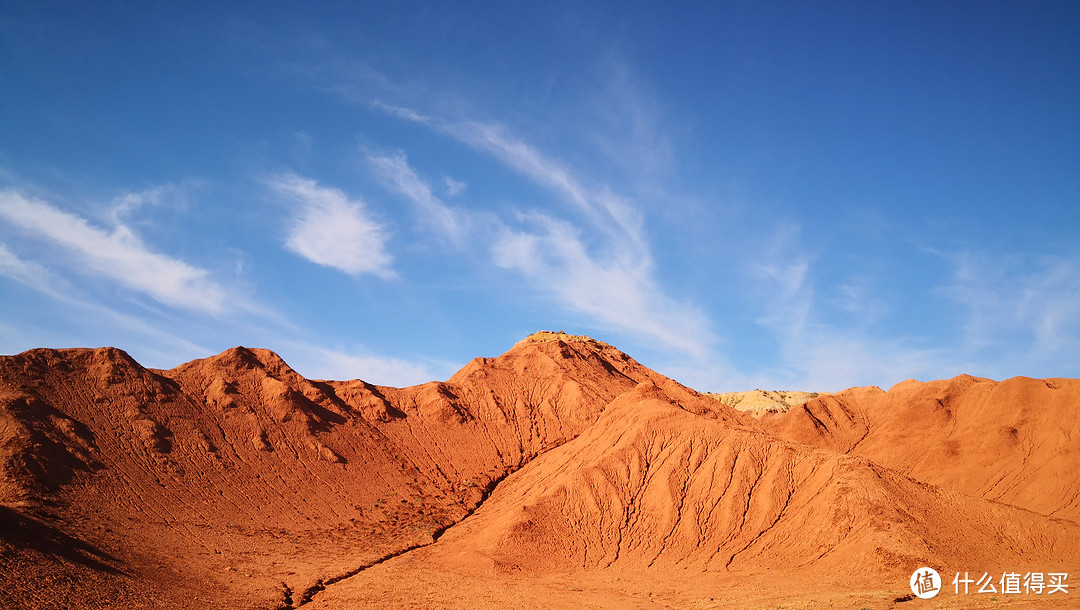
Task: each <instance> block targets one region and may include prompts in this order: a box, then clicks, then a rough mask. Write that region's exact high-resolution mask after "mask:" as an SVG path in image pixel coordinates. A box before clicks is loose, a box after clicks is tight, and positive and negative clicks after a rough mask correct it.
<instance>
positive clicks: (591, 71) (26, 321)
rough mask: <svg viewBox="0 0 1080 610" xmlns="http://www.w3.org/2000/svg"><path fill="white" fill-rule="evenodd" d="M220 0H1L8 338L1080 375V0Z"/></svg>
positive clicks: (776, 376) (439, 363)
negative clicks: (584, 344)
mask: <svg viewBox="0 0 1080 610" xmlns="http://www.w3.org/2000/svg"><path fill="white" fill-rule="evenodd" d="M103 4H104V5H108V6H104V7H103V6H100V5H103ZM202 4H203V3H183V4H175V5H172V6H169V5H167V3H142V2H110V3H85V2H60V3H57V2H46V1H34V2H24V1H21V0H14V1H12V0H9V1H8V2H5V3H4V4H3V6H0V294H2V295H3V298H2V301H0V352H2V353H17V352H20V351H22V350H25V349H28V348H31V347H37V346H50V347H70V346H100V345H114V346H117V347H121V348H123V349H125V350H127V351H128V352H129V353H131V354H132V355H133V356H134V357H135V358H136V359H138V360H139V361H140V362H142V363H144V364H145V365H147V366H153V367H162V368H167V367H171V366H174V365H176V364H179V363H181V362H184V361H186V360H189V359H192V358H196V357H204V356H207V355H210V354H214V353H217V352H220V351H222V350H224V349H226V348H228V347H231V346H234V345H248V346H257V347H267V348H271V349H274V350H275V351H277V352H278V353H280V354H281V355H282V356H283V357H284V358H285V359H286V360H287V361H288V362H289V363H290V364H292V365H293V366H294V367H295V368H296V369H297V370H299V371H300V372H301V373H303V374H305V375H307V376H310V377H323V378H357V377H358V378H363V379H366V380H368V381H372V382H375V383H382V384H389V385H406V384H411V383H418V382H422V381H426V380H431V379H445V378H446V377H448V376H449V375H450V374H451V373H452V372H453V371H454V370H456V369H457V368H458V367H460V366H461V365H463V364H464V363H465V362H467V361H468V360H469V359H471V358H472V357H475V356H492V355H496V354H499V353H501V352H503V351H505V350H506V349H508V348H509V347H510V346H511V345H512V344H513V343H514V342H516V341H517V340H519V339H521V338H522V337H524V336H525V335H526V334H528V333H530V332H533V331H535V330H540V329H552V330H555V329H562V330H566V331H567V332H572V333H585V334H589V335H591V336H594V337H596V338H599V339H602V340H605V341H607V342H609V343H612V344H614V345H616V346H618V347H620V348H621V349H623V350H624V351H626V352H628V353H630V354H631V355H632V356H634V357H635V358H637V359H638V360H640V361H641V362H643V363H644V364H646V365H648V366H651V367H653V368H655V369H657V370H659V371H660V372H663V373H665V374H667V375H670V376H673V377H675V378H677V379H679V380H681V381H683V382H685V383H688V384H690V385H692V386H694V387H696V388H698V389H701V390H712V391H729V390H739V389H751V388H755V387H761V388H767V389H775V388H790V389H806V390H822V391H829V390H838V389H841V388H845V387H849V386H858V385H879V386H882V387H888V386H890V385H892V384H893V383H896V382H897V381H900V380H902V379H905V378H911V377H914V378H918V379H924V380H925V379H935V378H944V377H950V376H953V375H956V374H959V373H971V374H975V375H981V376H987V377H992V378H995V379H1001V378H1007V377H1011V376H1014V375H1027V376H1033V377H1051V376H1067V377H1077V376H1080V4H1077V3H1075V2H1071V1H1070V2H1038V3H1021V2H820V3H818V2H791V3H787V2H768V3H765V2H715V3H700V4H678V5H675V6H671V5H665V6H660V3H647V4H646V3H626V2H620V3H599V2H596V3H580V2H569V3H562V2H546V3H528V4H525V3H490V4H483V3H460V4H458V5H455V6H454V8H450V5H449V4H447V3H439V2H432V3H396V2H384V3H374V2H364V3H322V4H321V5H320V6H318V7H311V6H304V7H301V6H298V5H295V4H293V3H276V2H257V3H249V4H245V3H229V2H222V3H206V5H205V6H201V5H202ZM313 4H314V3H313ZM584 4H588V6H587V7H586V6H582V5H584Z"/></svg>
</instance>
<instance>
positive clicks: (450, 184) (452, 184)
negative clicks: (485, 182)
mask: <svg viewBox="0 0 1080 610" xmlns="http://www.w3.org/2000/svg"><path fill="white" fill-rule="evenodd" d="M443 181H444V182H446V194H447V195H449V196H450V197H457V196H458V195H460V194H461V193H463V192H464V191H465V189H466V188H467V187H468V186H469V185H468V183H466V182H462V181H460V180H454V179H453V178H451V177H450V176H443Z"/></svg>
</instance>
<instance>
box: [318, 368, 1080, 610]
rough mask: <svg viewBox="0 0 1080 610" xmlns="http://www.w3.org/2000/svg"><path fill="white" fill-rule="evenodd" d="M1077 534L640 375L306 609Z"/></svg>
mask: <svg viewBox="0 0 1080 610" xmlns="http://www.w3.org/2000/svg"><path fill="white" fill-rule="evenodd" d="M1076 540H1080V526H1077V525H1076V524H1072V523H1069V522H1066V521H1061V520H1055V519H1051V518H1048V517H1045V516H1042V515H1037V514H1034V513H1031V512H1029V511H1025V510H1021V509H1018V508H1014V507H1010V506H1005V505H1001V504H996V503H991V502H986V501H982V500H976V499H973V498H969V497H965V496H963V495H961V494H957V493H954V492H948V491H945V490H942V489H939V488H935V487H931V486H927V485H925V484H922V483H919V482H917V481H914V480H912V479H909V478H907V477H904V476H902V475H899V474H897V473H895V472H892V471H890V470H888V469H885V468H882V467H881V466H878V465H876V464H873V463H871V462H869V461H867V460H865V459H861V458H853V457H848V456H843V455H838V454H836V453H833V452H830V451H823V450H815V449H812V448H809V447H807V446H805V445H801V444H796V443H790V442H786V441H782V440H779V439H777V438H775V437H771V436H769V435H766V434H762V433H760V432H757V431H754V430H752V429H749V428H746V427H735V426H730V425H726V424H724V423H723V422H718V421H716V420H713V419H709V418H705V417H701V416H699V415H695V414H693V413H691V412H688V411H687V410H684V409H682V408H680V406H679V403H678V401H677V400H675V399H673V398H672V397H671V396H670V395H668V394H666V393H665V392H664V391H663V390H662V389H660V388H658V387H657V386H655V385H654V384H650V383H643V384H640V385H639V386H637V387H636V388H635V389H634V390H633V391H631V392H627V393H625V394H623V395H621V396H620V397H618V398H616V399H615V400H614V401H613V402H612V403H611V404H610V405H609V406H608V407H607V409H605V411H604V413H603V415H601V417H600V419H599V420H598V421H597V423H596V424H595V425H594V426H592V427H590V428H589V429H588V430H587V431H586V432H584V433H583V434H581V435H580V436H578V437H577V438H576V439H574V440H573V441H570V442H568V443H566V444H564V445H562V446H560V447H559V448H557V449H554V450H552V451H550V452H548V453H546V454H544V455H543V456H540V457H539V458H537V459H536V460H534V461H532V462H530V463H529V464H528V465H526V466H525V467H524V468H522V469H521V470H519V471H518V472H516V473H514V474H513V475H511V476H509V477H508V478H507V479H506V481H504V482H503V484H501V485H500V486H499V487H498V489H496V490H495V492H494V493H493V494H492V496H491V497H490V498H489V499H488V501H487V502H485V503H484V505H483V506H482V507H481V508H480V509H479V510H478V511H477V512H476V513H475V514H474V515H472V516H471V517H469V518H468V519H466V520H465V521H463V522H462V523H460V524H458V525H456V526H454V527H453V528H451V529H450V530H448V531H447V532H446V534H445V535H443V536H442V537H441V538H440V539H439V541H438V542H437V543H435V544H434V545H431V546H428V547H426V548H424V549H420V550H417V551H414V552H412V553H410V554H408V555H406V556H402V557H399V558H396V559H394V560H391V561H388V562H385V563H383V564H381V565H379V566H377V567H376V568H372V569H370V570H367V571H364V572H361V573H360V574H358V575H356V576H355V577H354V578H351V579H348V580H345V581H342V582H340V583H338V584H337V585H335V586H334V587H332V588H328V589H327V590H326V591H325V592H323V593H321V594H320V596H319V597H318V598H316V599H315V604H314V607H325V608H339V607H361V606H363V607H374V606H384V605H391V606H393V605H395V604H402V603H407V602H408V601H409V600H415V599H426V600H428V601H433V600H435V599H436V594H438V593H439V591H435V590H432V588H430V587H429V586H427V585H424V584H423V583H436V584H435V586H436V587H437V588H438V589H440V590H442V594H444V595H446V596H447V597H445V598H444V599H463V598H465V597H466V596H467V593H466V592H467V591H471V590H475V591H476V592H477V594H478V595H480V596H482V597H484V598H486V599H487V602H486V603H489V604H491V605H508V604H511V603H523V598H521V597H520V596H521V595H527V596H528V600H526V601H524V603H525V605H536V604H537V603H538V602H539V604H538V605H540V606H542V607H557V606H560V605H570V604H572V603H574V601H573V600H574V599H577V597H578V596H577V595H576V592H575V591H574V588H573V587H570V586H567V584H566V583H567V582H574V581H575V580H576V579H581V580H582V581H583V582H584V581H589V582H592V583H593V585H595V581H596V580H597V574H598V573H600V572H604V573H609V575H616V574H617V575H623V576H626V579H625V580H626V581H628V582H627V583H624V584H623V585H621V588H620V587H616V586H614V585H612V583H611V582H610V580H608V582H607V586H608V587H609V591H608V594H609V595H612V596H614V597H613V598H611V599H609V600H607V601H608V602H610V603H611V605H612V606H613V607H619V606H623V607H625V606H626V605H633V602H634V600H633V597H634V595H635V594H639V593H641V591H639V590H636V589H635V587H634V586H633V585H632V584H629V582H630V581H633V580H635V579H641V580H644V581H646V582H651V583H655V582H665V583H666V584H667V586H668V587H673V588H676V589H678V588H683V589H684V590H690V589H693V588H694V587H695V586H696V587H701V586H704V587H705V589H709V587H710V586H711V589H712V591H713V595H716V593H717V592H719V588H722V589H730V588H731V585H730V579H731V577H733V576H734V577H739V578H740V579H744V580H745V579H751V580H755V581H757V582H768V580H767V579H768V578H769V576H771V577H772V578H773V579H774V580H773V583H772V585H773V586H775V585H776V580H780V581H782V582H789V581H790V582H801V583H806V582H816V584H817V585H818V586H820V585H821V583H822V582H826V583H843V586H844V587H847V588H848V589H856V590H857V589H859V588H863V589H870V590H873V589H874V588H881V589H890V588H891V589H901V590H903V589H904V588H905V587H906V583H907V578H908V576H909V575H910V574H911V572H912V571H913V570H914V569H916V568H918V567H921V566H923V565H929V566H934V567H936V568H937V569H939V570H940V571H941V572H942V573H948V572H951V571H968V570H971V571H973V570H975V569H978V570H988V571H993V570H1002V569H1008V570H1016V569H1020V568H1021V567H1023V566H1038V569H1048V568H1055V569H1057V568H1060V567H1062V566H1064V567H1066V568H1067V569H1071V568H1075V567H1076V566H1078V565H1080V546H1078V545H1076V544H1075V541H1076ZM518 575H520V576H521V582H520V583H519V582H517V580H515V577H517V576H518ZM491 579H494V580H495V581H496V582H499V583H502V584H501V585H499V586H498V587H495V588H492V587H491V586H490V585H488V584H487V582H488V581H489V580H491ZM725 579H726V580H725ZM510 582H514V583H515V584H514V585H513V586H512V587H511V586H509V583H510ZM709 583H711V585H710V584H709ZM721 583H724V584H721ZM683 585H685V586H683ZM530 586H531V587H534V589H532V590H531V591H529V592H528V593H525V591H524V589H527V588H528V587H530ZM650 586H651V585H650ZM499 588H504V589H506V591H505V592H501V593H500V591H499ZM511 590H512V591H513V592H512V593H510V591H511ZM577 590H580V587H578V588H577ZM745 593H746V592H745V591H743V592H742V593H741V594H743V595H745ZM895 597H897V596H896V595H895V594H894V595H892V596H891V597H890V596H888V595H886V598H888V599H892V598H895ZM901 597H902V596H901ZM672 601H673V602H674V603H677V604H680V605H681V604H690V603H694V604H696V603H698V602H700V601H701V600H694V599H691V598H682V599H679V598H675V599H674V600H672ZM590 603H595V600H592V601H591V602H590ZM434 605H439V604H438V603H437V602H436V603H435V604H434Z"/></svg>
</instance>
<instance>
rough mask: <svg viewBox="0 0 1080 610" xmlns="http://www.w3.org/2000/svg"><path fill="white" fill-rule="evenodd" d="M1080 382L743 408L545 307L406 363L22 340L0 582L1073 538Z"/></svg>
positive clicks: (531, 572)
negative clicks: (448, 359) (32, 346)
mask: <svg viewBox="0 0 1080 610" xmlns="http://www.w3.org/2000/svg"><path fill="white" fill-rule="evenodd" d="M1078 399H1080V382H1077V381H1075V380H1047V381H1037V380H1028V379H1014V380H1009V381H1006V382H1002V383H1000V384H999V383H996V382H991V381H988V380H980V379H975V378H970V377H964V378H957V379H954V380H949V381H943V382H931V383H929V384H918V383H916V382H905V383H904V384H900V385H898V386H897V387H895V388H893V389H892V390H890V391H889V392H887V393H886V392H882V391H881V390H878V389H876V388H860V389H853V390H848V391H846V392H841V393H838V394H835V395H827V396H819V397H814V398H811V399H810V400H809V401H808V402H806V403H805V404H803V405H801V406H795V407H792V408H791V410H790V411H788V412H787V413H784V414H768V415H765V416H763V417H760V418H756V417H752V416H751V415H749V414H747V413H743V412H740V411H738V410H735V409H732V408H731V407H729V406H727V405H725V404H723V403H721V402H719V401H717V400H715V399H714V398H710V397H707V396H703V395H701V394H699V393H697V392H695V391H694V390H692V389H689V388H686V387H685V386H682V385H681V384H679V383H677V382H675V381H673V380H671V379H668V378H666V377H664V376H662V375H659V374H658V373H656V372H654V371H652V370H650V369H648V368H646V367H644V366H642V365H641V364H639V363H637V362H636V361H634V360H633V359H632V358H630V357H629V356H627V355H626V354H624V353H623V352H621V351H619V350H617V349H616V348H614V347H612V346H610V345H607V344H605V343H602V342H599V341H595V340H593V339H590V338H588V337H583V336H572V335H566V334H564V333H550V332H542V333H537V334H535V335H532V336H530V337H528V338H526V339H525V340H523V341H521V342H519V343H518V344H517V345H515V346H514V347H513V348H512V349H511V350H510V351H508V352H507V353H505V354H503V355H501V356H498V357H496V358H477V359H475V360H473V361H471V362H470V363H468V364H467V365H466V366H465V367H463V368H462V369H461V370H460V371H458V372H457V373H456V374H454V375H453V376H452V377H451V378H450V379H448V380H447V381H445V382H431V383H427V384H422V385H419V386H414V387H408V388H391V387H383V386H376V385H372V384H369V383H366V382H363V381H360V380H352V381H322V380H310V379H306V378H304V377H302V376H301V375H299V374H298V373H296V372H295V371H293V370H292V369H291V368H290V367H289V366H288V365H287V364H286V363H285V362H284V361H282V360H281V359H280V358H279V357H278V356H277V355H276V354H274V353H273V352H270V351H268V350H261V349H249V348H243V347H238V348H233V349H230V350H227V351H225V352H223V353H221V354H219V355H217V356H213V357H211V358H206V359H202V360H195V361H192V362H189V363H186V364H183V365H181V366H178V367H176V368H174V369H170V370H149V369H145V368H143V367H142V366H140V365H139V364H138V363H137V362H135V361H134V360H132V359H131V358H130V357H129V356H128V355H127V354H125V353H124V352H122V351H120V350H116V349H111V348H104V349H95V350H91V349H70V350H47V349H39V350H31V351H29V352H25V353H23V354H19V355H16V356H3V357H0V592H2V593H0V596H2V597H3V601H5V605H7V606H12V607H40V606H45V607H47V606H50V605H52V606H56V605H58V604H59V605H63V606H67V607H87V608H90V607H109V606H113V607H125V608H127V607H154V608H160V607H177V608H187V607H191V608H196V607H198V608H202V607H215V606H228V607H240V608H245V607H246V608H288V607H297V606H299V605H308V604H310V605H311V606H312V607H319V606H322V607H328V608H333V607H363V606H385V605H388V604H389V605H402V604H414V605H416V604H419V605H443V606H445V605H476V603H470V602H469V601H468V600H469V599H472V598H470V597H469V596H470V595H472V594H473V593H475V594H476V595H481V598H476V599H480V600H481V601H482V602H483V603H480V604H479V605H507V604H514V603H519V604H520V603H525V604H526V605H530V604H529V602H530V600H532V601H534V602H537V603H535V604H531V605H549V606H550V605H571V604H581V603H583V602H584V603H586V605H589V604H590V603H592V602H598V600H600V599H611V600H614V601H615V603H614V604H613V605H614V606H617V607H625V606H626V605H627V604H629V605H634V603H632V599H633V598H634V597H635V596H637V595H638V594H642V593H643V590H642V589H641V587H647V588H648V591H644V593H647V594H649V595H652V594H654V593H659V592H662V591H663V590H666V589H664V587H665V586H666V585H660V584H657V583H661V582H673V583H681V585H680V586H683V588H682V589H680V590H681V591H683V592H684V593H680V594H679V595H684V597H677V596H676V597H672V598H670V600H669V601H670V603H672V604H675V605H684V602H685V603H691V602H693V600H692V599H691V598H687V597H685V595H690V593H686V592H693V591H697V590H699V589H700V590H702V591H705V590H714V589H716V587H718V586H722V587H728V589H729V590H730V591H735V592H736V593H738V591H744V592H745V591H748V590H749V589H745V588H743V589H739V588H737V587H736V588H735V589H731V587H732V586H735V585H732V584H731V583H730V582H728V581H726V580H724V579H725V578H732V577H733V576H735V575H738V576H739V577H740V578H743V577H745V578H750V579H753V578H758V579H759V582H760V579H762V578H766V577H768V576H770V575H776V574H782V575H785V576H784V580H786V581H790V582H791V583H792V585H791V586H793V587H795V589H793V590H797V591H801V592H803V593H806V592H810V593H814V592H815V591H818V589H815V588H814V587H820V586H822V585H821V582H819V581H817V580H815V579H817V578H818V577H825V578H831V579H833V580H834V581H835V580H836V579H840V578H842V577H845V575H850V574H852V573H857V574H859V575H860V578H861V580H858V582H857V583H856V584H857V585H858V586H862V587H870V586H871V585H872V583H871V581H872V580H873V579H879V580H880V579H892V580H897V579H899V581H898V582H900V585H894V586H893V587H892V588H896V587H898V586H902V585H903V584H904V583H906V578H907V575H908V574H910V572H911V570H912V569H914V568H915V567H920V566H921V565H931V566H936V567H939V568H940V569H942V570H945V569H953V568H954V567H956V569H964V568H961V567H958V566H966V565H971V566H985V568H977V567H971V568H970V569H971V570H975V569H988V568H989V567H993V566H999V567H1003V568H1004V567H1007V566H1012V565H1017V566H1018V567H1019V565H1020V564H1023V565H1029V566H1034V565H1039V566H1043V565H1045V566H1066V567H1068V566H1076V565H1080V551H1078V546H1080V545H1077V544H1076V541H1077V540H1080V530H1078V526H1077V524H1076V523H1075V521H1076V520H1077V517H1078V511H1077V497H1078V492H1077V490H1078V489H1080V482H1078V478H1077V472H1076V469H1075V467H1074V466H1073V467H1071V468H1070V465H1074V464H1076V463H1077V460H1076V455H1077V451H1078V448H1080V430H1077V429H1076V426H1077V425H1078V424H1077V421H1078V419H1080V418H1078V417H1077V403H1078ZM943 573H944V572H943ZM418 575H426V576H425V577H424V578H418ZM570 575H578V576H570ZM604 575H607V576H604ZM624 575H628V576H627V578H628V580H626V581H625V582H624V581H621V580H619V579H620V578H622V576H624ZM579 576H580V578H581V579H583V580H582V582H584V583H588V584H587V586H585V588H582V587H567V586H566V580H565V579H566V578H571V577H573V578H578V577H579ZM613 579H614V580H613ZM701 579H705V580H701ZM616 581H618V582H623V584H618V582H616ZM742 582H748V581H742ZM890 582H891V580H890ZM419 583H428V584H427V585H423V584H419ZM626 583H636V584H633V585H630V584H626ZM649 583H653V584H649ZM702 583H704V584H702ZM725 583H727V584H725ZM799 583H801V584H799ZM796 585H798V586H796ZM702 586H703V587H705V588H704V589H702V588H701V587H702ZM424 587H428V588H427V589H425V588H424ZM470 587H472V588H470ZM634 587H638V588H637V589H635V588H634ZM695 587H698V588H695ZM800 587H801V588H800ZM826 588H827V587H826ZM447 591H458V592H459V593H460V597H453V595H451V596H450V597H439V596H442V595H444V594H446V592H447ZM470 591H471V592H472V593H469V592H470ZM514 591H516V592H517V593H511V592H514ZM568 591H569V592H570V593H567V592H568ZM578 592H580V593H582V595H586V596H588V595H593V597H586V598H581V599H579V598H577V597H574V596H575V595H577V593H578ZM514 595H518V596H519V597H516V598H515V597H513V596H514ZM521 595H524V596H525V597H520V596H521ZM673 595H674V594H673ZM431 596H435V597H431ZM605 596H607V597H605ZM612 596H613V597H612ZM736 598H738V595H736ZM425 599H426V600H428V601H430V602H432V603H431V604H425V603H424V601H423V600H425ZM455 599H456V600H457V601H454V600H455ZM742 599H743V601H745V602H746V603H750V604H751V605H759V604H760V603H764V602H766V601H768V599H766V598H760V597H744V598H742ZM769 599H771V598H769ZM515 600H516V601H515ZM575 600H576V601H575ZM590 600H591V601H590ZM473 601H474V602H475V601H476V600H473ZM620 601H621V602H624V603H619V602H620ZM693 603H696V602H693ZM592 605H597V603H592ZM599 605H603V604H599Z"/></svg>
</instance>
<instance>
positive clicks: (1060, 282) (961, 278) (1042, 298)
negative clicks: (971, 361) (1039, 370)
mask: <svg viewBox="0 0 1080 610" xmlns="http://www.w3.org/2000/svg"><path fill="white" fill-rule="evenodd" d="M943 256H944V257H945V258H947V259H948V260H950V262H951V263H952V266H953V277H952V278H951V280H950V282H949V283H948V285H947V286H945V287H944V288H943V289H942V290H941V292H942V294H944V295H945V296H946V297H947V298H949V299H951V300H952V301H954V302H955V303H957V304H959V305H960V306H961V307H963V309H964V313H965V315H964V325H963V331H964V347H965V349H967V350H968V351H970V352H972V353H975V354H982V356H983V358H989V357H990V354H997V355H999V358H1000V359H1001V360H1003V361H1009V360H1011V361H1014V365H1015V366H1016V368H1017V369H1019V368H1020V367H1024V368H1030V366H1031V365H1032V364H1040V365H1043V366H1047V365H1053V363H1054V362H1055V361H1057V360H1059V359H1062V358H1066V359H1074V357H1075V354H1077V353H1080V259H1076V258H1068V257H1065V256H1060V255H1059V256H1049V255H1024V256H1021V255H1017V254H1009V253H995V254H989V253H981V252H974V251H963V252H958V253H952V254H943ZM1005 345H1011V346H1012V348H1011V349H1008V350H1002V349H1001V348H1002V346H1005ZM1017 346H1019V347H1020V348H1021V349H1019V350H1018V349H1017ZM995 359H997V358H995ZM1017 361H1022V362H1017ZM1025 364H1026V365H1027V366H1025ZM1058 366H1060V365H1058Z"/></svg>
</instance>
